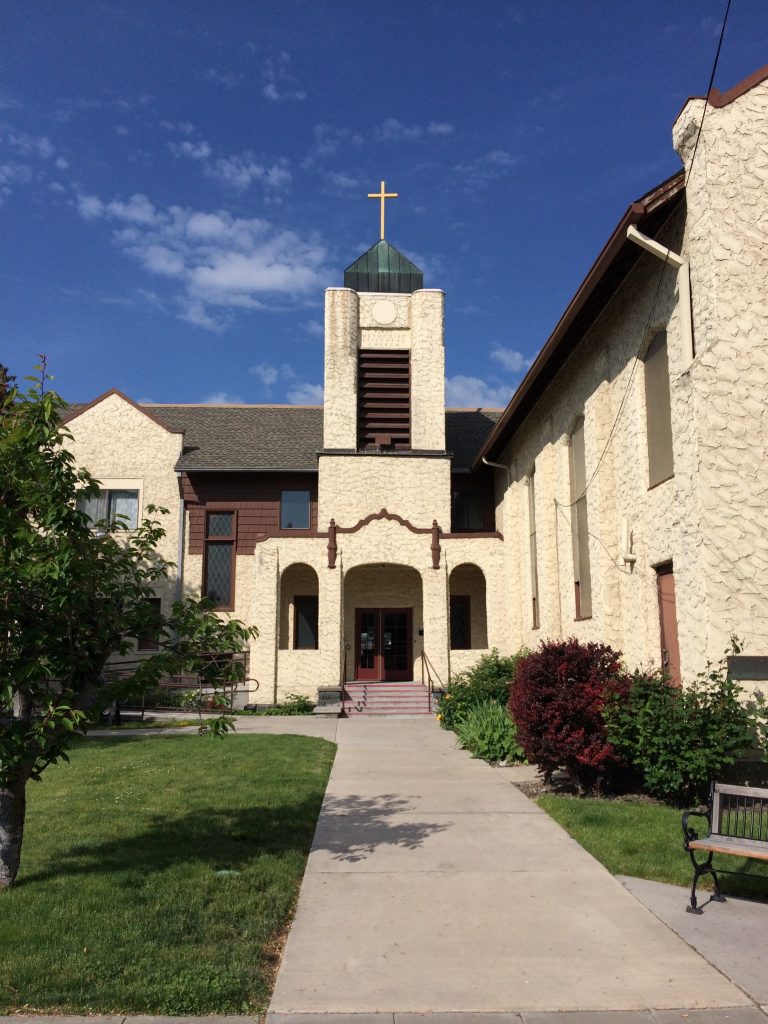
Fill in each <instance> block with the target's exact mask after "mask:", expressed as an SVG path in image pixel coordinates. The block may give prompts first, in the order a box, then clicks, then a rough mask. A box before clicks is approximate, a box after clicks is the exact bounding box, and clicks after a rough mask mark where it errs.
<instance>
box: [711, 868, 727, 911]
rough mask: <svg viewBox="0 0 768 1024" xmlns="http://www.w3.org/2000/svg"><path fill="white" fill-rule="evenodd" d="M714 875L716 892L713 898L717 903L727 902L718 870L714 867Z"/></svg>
mask: <svg viewBox="0 0 768 1024" xmlns="http://www.w3.org/2000/svg"><path fill="white" fill-rule="evenodd" d="M712 877H713V878H714V880H715V892H714V894H713V896H712V899H713V901H714V902H715V903H725V902H726V899H725V896H723V894H722V892H721V891H720V879H719V878H718V877H717V872H716V871H715V870H714V869H712Z"/></svg>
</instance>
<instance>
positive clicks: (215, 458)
mask: <svg viewBox="0 0 768 1024" xmlns="http://www.w3.org/2000/svg"><path fill="white" fill-rule="evenodd" d="M86 408H88V407H87V406H85V405H70V406H69V409H68V410H67V413H66V416H65V417H64V418H65V421H70V420H72V419H74V418H75V417H76V416H77V415H78V414H79V413H81V412H83V411H84V410H85V409H86ZM138 408H140V409H141V410H142V411H143V412H146V413H147V414H148V415H149V416H151V417H152V418H153V419H155V420H157V421H159V422H160V423H161V424H163V425H164V426H166V427H168V428H169V429H170V430H172V431H183V433H184V444H183V447H182V452H181V457H180V458H179V461H178V462H177V464H176V469H178V470H183V471H185V472H192V471H195V470H196V471H198V472H199V471H202V470H209V471H212V472H214V471H215V472H224V471H227V470H228V471H230V472H234V471H240V472H256V471H259V470H262V471H268V472H269V471H283V472H286V471H291V470H293V471H304V472H315V471H316V470H317V453H318V451H320V449H321V448H322V447H323V407H322V406H301V405H140V406H139V407H138ZM500 415H501V410H500V409H448V410H446V414H445V432H446V448H447V449H448V451H450V452H453V455H454V458H453V468H454V469H459V470H462V469H464V470H466V469H469V468H470V467H471V466H472V463H473V461H474V459H475V457H476V456H477V453H478V452H479V450H480V448H481V447H482V445H483V442H484V441H485V439H486V438H487V437H488V435H489V434H490V432H491V430H492V428H493V426H494V424H495V423H496V420H497V419H498V418H499V416H500Z"/></svg>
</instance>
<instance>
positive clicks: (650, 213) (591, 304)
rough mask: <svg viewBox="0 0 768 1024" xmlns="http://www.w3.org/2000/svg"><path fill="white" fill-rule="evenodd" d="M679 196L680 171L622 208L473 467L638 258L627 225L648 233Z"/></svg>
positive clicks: (496, 446) (516, 422)
mask: <svg viewBox="0 0 768 1024" xmlns="http://www.w3.org/2000/svg"><path fill="white" fill-rule="evenodd" d="M684 198H685V172H684V171H678V172H677V174H674V175H672V177H671V178H667V180H666V181H663V182H662V183H661V184H660V185H657V186H656V188H654V189H652V190H651V191H650V192H648V194H647V195H645V196H643V197H642V198H641V199H638V200H637V202H634V203H632V205H631V206H630V207H629V208H628V209H627V211H626V213H625V214H624V216H623V217H622V218H621V220H620V221H619V223H618V224H617V225H616V228H615V229H614V231H613V234H612V235H611V237H610V238H609V239H608V241H607V242H606V243H605V246H604V247H603V250H602V252H601V253H600V255H599V256H598V257H597V259H596V260H595V262H594V263H593V264H592V267H591V268H590V270H589V273H588V274H587V276H586V277H585V278H584V280H583V281H582V283H581V285H580V287H579V289H578V291H577V292H576V294H575V295H574V296H573V298H572V299H571V301H570V302H569V303H568V306H567V308H566V310H565V312H564V313H563V315H562V316H561V317H560V320H559V321H558V323H557V325H556V327H555V329H554V330H553V331H552V333H551V334H550V336H549V338H548V339H547V341H546V342H545V344H544V346H543V348H542V349H541V351H540V352H539V354H538V356H536V359H535V360H534V361H533V363H532V365H531V368H530V370H529V371H528V373H527V374H526V375H525V377H524V378H523V379H522V381H521V382H520V384H519V386H518V388H517V390H516V391H515V393H514V395H513V396H512V398H511V400H510V403H509V405H508V406H507V407H506V409H505V410H504V412H503V413H502V414H501V416H500V417H499V419H498V422H497V423H496V425H495V427H494V428H493V430H492V431H491V433H490V434H489V436H488V437H487V439H486V441H485V443H484V444H483V445H482V447H481V449H480V450H479V451H478V453H477V456H476V458H475V463H474V465H475V468H478V467H479V466H480V465H481V463H482V459H483V457H485V458H487V459H491V460H493V459H494V458H496V456H498V454H499V453H500V452H501V450H502V448H504V446H505V445H506V444H507V443H508V442H509V440H510V438H511V437H512V435H513V434H514V433H515V431H516V430H517V429H518V427H519V426H520V424H521V423H522V422H523V420H524V419H525V417H526V416H527V415H528V413H529V412H530V411H531V409H533V407H534V405H535V404H536V402H537V401H538V400H539V398H540V397H541V395H542V394H543V393H544V390H545V389H546V387H547V386H548V384H549V383H550V382H551V381H552V379H553V377H554V376H555V374H556V373H557V371H558V370H559V369H560V367H561V366H562V365H563V363H564V362H565V360H566V359H567V358H568V356H569V355H570V354H571V353H572V352H573V351H574V349H575V348H576V346H577V345H578V344H579V342H580V341H581V339H582V338H583V336H584V335H585V333H586V332H587V331H588V330H589V328H590V327H591V326H592V324H593V323H594V322H595V320H596V319H597V317H598V315H599V314H600V313H601V312H602V310H603V309H604V308H605V306H606V304H607V303H608V302H609V300H610V299H611V298H612V296H613V295H614V293H615V292H616V290H617V289H618V287H619V285H620V284H621V283H622V282H623V281H624V279H625V278H626V276H627V274H629V272H630V271H631V270H632V268H633V267H634V266H635V264H636V263H637V261H638V260H639V259H640V256H641V255H642V253H643V250H642V249H640V248H639V246H637V245H635V244H634V243H633V242H630V241H628V239H627V228H628V227H629V226H630V225H631V224H634V225H636V226H637V228H638V230H639V231H641V232H642V233H643V234H645V235H649V236H650V237H653V236H654V235H655V234H656V232H658V230H659V229H660V228H661V226H662V225H663V224H664V222H665V221H666V220H667V219H668V218H669V217H670V216H671V214H672V213H673V212H674V211H675V210H676V209H677V208H678V207H679V206H680V204H681V203H682V202H683V200H684Z"/></svg>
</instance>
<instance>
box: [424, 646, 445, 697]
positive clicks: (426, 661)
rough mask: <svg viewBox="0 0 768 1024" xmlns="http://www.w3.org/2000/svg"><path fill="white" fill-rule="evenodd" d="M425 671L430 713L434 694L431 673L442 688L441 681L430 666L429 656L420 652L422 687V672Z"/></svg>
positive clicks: (435, 670) (432, 666)
mask: <svg viewBox="0 0 768 1024" xmlns="http://www.w3.org/2000/svg"><path fill="white" fill-rule="evenodd" d="M425 669H426V673H427V682H426V686H427V691H428V696H429V710H430V711H431V710H432V700H433V697H434V692H435V683H434V680H433V678H432V673H433V672H434V674H435V678H436V679H437V681H438V683H440V685H441V687H442V680H441V679H440V676H439V675H438V673H437V669H436V668H435V666H434V665H433V664H432V662H431V661H430V660H429V656H428V654H427V652H426V651H424V650H422V652H421V685H422V686H424V685H425V684H424V670H425Z"/></svg>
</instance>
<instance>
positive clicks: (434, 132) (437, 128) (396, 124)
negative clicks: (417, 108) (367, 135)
mask: <svg viewBox="0 0 768 1024" xmlns="http://www.w3.org/2000/svg"><path fill="white" fill-rule="evenodd" d="M453 132H454V127H453V125H452V124H449V123H448V122H447V121H430V122H429V124H428V125H427V126H426V127H422V126H421V125H419V124H404V123H403V122H402V121H398V119H397V118H396V117H388V118H387V119H386V120H385V121H382V123H381V124H380V125H379V126H378V127H377V128H374V130H373V134H374V136H375V137H376V138H377V139H379V140H380V141H381V142H400V141H405V142H414V141H416V140H418V139H423V138H424V137H425V136H426V135H430V136H432V137H433V138H446V137H447V136H448V135H453Z"/></svg>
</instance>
